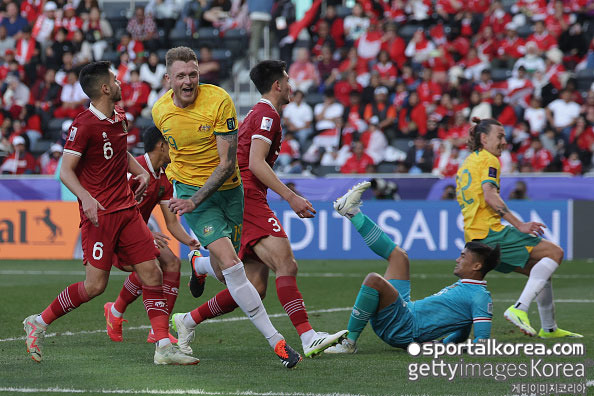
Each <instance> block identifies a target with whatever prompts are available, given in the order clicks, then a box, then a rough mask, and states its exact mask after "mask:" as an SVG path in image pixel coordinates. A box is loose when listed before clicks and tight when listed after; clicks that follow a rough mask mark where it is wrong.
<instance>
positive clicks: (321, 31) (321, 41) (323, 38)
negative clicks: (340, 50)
mask: <svg viewBox="0 0 594 396" xmlns="http://www.w3.org/2000/svg"><path fill="white" fill-rule="evenodd" d="M325 45H329V46H330V47H331V48H332V49H334V48H336V43H335V42H334V39H333V38H332V36H330V26H328V22H326V21H325V20H323V19H321V20H320V21H319V22H318V25H317V29H316V32H315V34H314V37H313V40H312V47H311V51H310V52H311V54H312V55H313V57H314V59H318V58H319V57H320V56H321V55H322V47H324V46H325Z"/></svg>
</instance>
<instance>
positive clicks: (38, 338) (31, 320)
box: [23, 314, 45, 363]
mask: <svg viewBox="0 0 594 396" xmlns="http://www.w3.org/2000/svg"><path fill="white" fill-rule="evenodd" d="M35 318H37V314H34V315H31V316H28V317H27V318H25V320H23V328H24V330H25V334H27V339H26V341H27V352H28V353H29V354H30V355H31V359H33V360H35V361H36V362H37V363H40V362H41V359H42V357H43V356H42V351H41V348H42V347H43V338H44V337H45V328H44V327H43V326H41V325H40V324H39V323H37V321H36V320H35Z"/></svg>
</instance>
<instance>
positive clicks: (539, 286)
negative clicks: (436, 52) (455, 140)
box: [456, 118, 581, 338]
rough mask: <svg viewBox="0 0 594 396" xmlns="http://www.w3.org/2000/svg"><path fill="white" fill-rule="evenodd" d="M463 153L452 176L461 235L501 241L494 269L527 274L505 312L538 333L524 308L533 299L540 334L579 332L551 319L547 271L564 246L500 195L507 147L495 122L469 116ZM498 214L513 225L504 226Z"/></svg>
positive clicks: (488, 241)
mask: <svg viewBox="0 0 594 396" xmlns="http://www.w3.org/2000/svg"><path fill="white" fill-rule="evenodd" d="M472 121H473V122H474V123H475V124H476V125H473V126H472V128H471V129H470V137H469V141H468V148H469V149H470V150H472V153H471V154H470V155H469V156H468V158H466V160H465V161H464V163H463V164H462V166H461V167H460V169H459V170H458V173H457V175H456V196H457V199H458V203H459V204H460V208H461V210H462V214H463V216H464V239H465V240H466V241H467V242H469V241H479V242H482V243H485V244H487V245H489V246H491V247H493V246H495V245H496V244H499V245H500V246H501V264H500V265H498V266H497V268H495V270H497V271H499V272H503V273H508V272H511V271H515V272H519V273H521V274H524V275H527V276H528V282H526V286H525V287H524V290H523V291H522V294H521V295H520V298H519V299H518V301H517V302H516V303H515V304H514V305H512V306H511V307H509V308H508V309H507V310H506V311H505V313H504V316H505V318H506V319H507V320H509V321H510V322H512V323H513V324H514V325H516V326H517V327H518V328H519V329H520V330H521V331H522V332H523V333H525V334H527V335H529V336H535V335H537V333H536V330H535V329H534V328H533V327H532V326H531V325H530V320H529V319H528V314H527V312H528V307H529V306H530V303H531V302H532V301H533V300H535V299H536V303H537V304H538V312H539V314H540V321H541V324H542V328H541V329H540V331H539V332H538V336H539V337H541V338H559V337H581V335H580V334H576V333H572V332H570V331H567V330H562V329H560V328H558V327H557V323H556V322H555V306H554V303H553V287H552V284H551V276H552V275H553V273H554V272H555V270H556V269H557V267H559V265H560V264H561V260H563V249H561V248H560V247H559V246H557V245H556V244H554V243H553V242H550V241H547V240H544V239H542V238H541V237H540V236H541V235H542V234H543V228H544V227H545V225H544V224H541V223H538V222H534V221H531V222H522V221H520V220H519V219H518V218H517V217H516V216H515V215H514V214H513V213H512V212H511V211H510V210H509V209H508V207H507V205H506V204H505V202H503V199H502V198H501V196H500V195H499V177H500V173H501V167H500V164H499V159H498V157H499V156H500V155H501V152H502V151H503V149H504V148H505V145H506V141H505V132H504V130H503V125H501V123H499V122H498V121H496V120H494V119H491V118H487V119H484V120H480V119H478V118H473V119H472ZM501 219H505V220H507V221H508V222H509V223H510V224H511V226H503V225H502V224H501Z"/></svg>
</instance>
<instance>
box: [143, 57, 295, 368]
mask: <svg viewBox="0 0 594 396" xmlns="http://www.w3.org/2000/svg"><path fill="white" fill-rule="evenodd" d="M165 58H166V60H165V62H166V68H167V78H168V80H169V81H170V82H171V88H172V91H169V92H167V93H166V94H165V95H164V96H163V97H162V98H161V99H159V100H158V101H157V103H155V105H154V106H153V120H154V122H155V125H156V126H157V127H158V128H159V129H160V130H161V132H162V133H163V135H164V136H165V138H166V139H167V142H168V143H169V146H170V156H171V164H170V165H169V166H168V167H167V177H168V178H169V179H170V180H172V183H173V188H174V191H175V195H176V196H177V198H172V199H171V200H170V201H169V209H171V210H172V211H173V212H174V213H177V214H183V215H184V216H185V218H186V220H187V222H188V224H189V225H190V227H191V228H192V230H193V231H194V233H195V234H196V236H197V237H198V240H199V241H200V243H201V244H202V245H203V246H205V247H206V248H207V249H208V250H209V252H210V259H211V260H212V264H213V267H214V268H216V269H217V274H218V276H219V279H220V280H222V279H223V278H224V280H225V283H226V284H227V287H228V288H229V293H230V295H231V296H232V297H233V300H235V302H236V303H237V304H238V305H239V307H240V308H241V309H242V311H243V312H245V314H246V315H247V316H248V317H249V318H250V320H251V321H252V323H253V324H254V325H255V326H256V327H257V328H258V330H260V332H261V333H262V335H264V336H265V337H266V339H267V340H268V343H269V344H270V346H271V347H272V348H274V351H275V353H276V355H277V356H278V357H279V358H280V359H281V361H282V363H283V365H285V366H286V367H289V368H291V367H294V366H295V365H296V364H297V363H299V361H301V356H300V355H299V353H297V352H295V351H294V350H293V349H292V348H291V347H290V346H288V345H287V343H286V342H285V339H284V337H283V336H282V335H281V334H280V333H279V332H278V331H277V330H276V329H275V328H274V326H273V325H272V323H271V322H270V319H269V318H268V314H267V313H266V309H265V308H264V305H263V304H262V300H261V299H260V295H259V294H258V291H257V290H256V289H255V288H254V286H253V285H252V284H251V283H250V282H249V281H248V278H247V277H246V274H245V270H244V266H243V263H242V262H241V260H240V259H239V257H237V251H238V250H239V247H240V242H241V231H242V230H241V229H242V224H243V187H242V183H241V178H240V175H239V168H238V167H237V116H236V113H235V106H234V105H233V101H232V100H231V98H230V97H229V94H227V92H225V91H224V90H223V89H222V88H219V87H217V86H214V85H210V84H202V85H198V80H199V69H198V60H197V59H196V54H195V53H194V51H193V50H192V49H190V48H187V47H177V48H173V49H171V50H169V51H168V52H167V54H166V57H165ZM172 319H173V320H172V323H173V325H174V328H175V329H176V330H177V335H178V339H179V345H180V346H181V347H182V348H184V351H185V352H187V353H191V348H190V347H189V345H188V344H189V342H190V341H191V339H192V338H193V335H194V332H193V331H190V327H191V326H195V323H194V322H193V321H192V317H191V315H186V317H185V318H184V320H179V319H181V316H180V315H176V316H174V317H173V318H172ZM184 346H185V347H184Z"/></svg>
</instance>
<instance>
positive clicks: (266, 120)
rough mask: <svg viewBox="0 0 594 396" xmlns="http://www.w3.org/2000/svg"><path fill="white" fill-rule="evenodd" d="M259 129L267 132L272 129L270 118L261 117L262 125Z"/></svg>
mask: <svg viewBox="0 0 594 396" xmlns="http://www.w3.org/2000/svg"><path fill="white" fill-rule="evenodd" d="M260 129H264V130H266V131H269V130H271V129H272V118H270V117H262V123H261V124H260Z"/></svg>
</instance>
